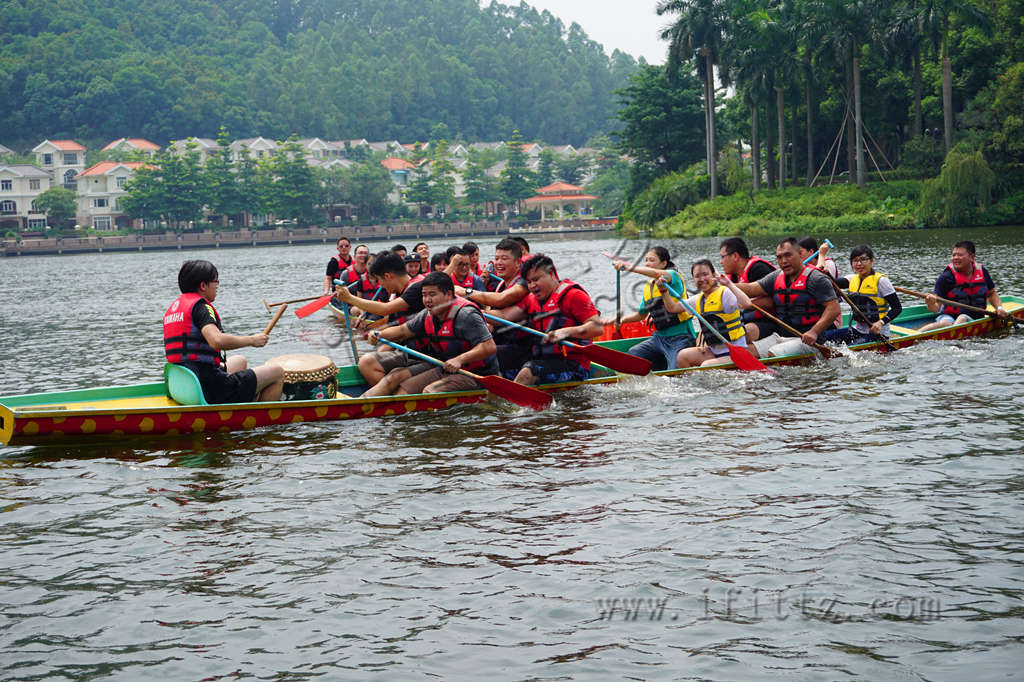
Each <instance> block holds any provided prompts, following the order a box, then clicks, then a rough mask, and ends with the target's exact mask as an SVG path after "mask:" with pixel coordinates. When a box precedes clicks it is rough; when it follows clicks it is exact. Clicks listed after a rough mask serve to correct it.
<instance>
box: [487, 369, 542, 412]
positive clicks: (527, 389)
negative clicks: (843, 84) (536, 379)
mask: <svg viewBox="0 0 1024 682" xmlns="http://www.w3.org/2000/svg"><path fill="white" fill-rule="evenodd" d="M476 380H477V381H479V382H480V383H481V384H483V387H484V388H486V389H487V390H488V391H490V392H491V393H493V394H494V395H496V396H498V397H499V398H504V399H505V400H507V401H509V402H510V403H515V404H516V405H522V406H523V407H529V408H531V409H534V410H543V409H544V408H546V407H547V406H548V405H550V404H551V396H550V395H548V394H547V393H545V392H544V391H538V390H537V389H536V388H533V387H532V386H524V385H523V384H517V383H516V382H514V381H509V380H508V379H505V378H504V377H499V376H497V375H493V374H492V375H488V376H478V377H476Z"/></svg>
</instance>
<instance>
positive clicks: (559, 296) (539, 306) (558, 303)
mask: <svg viewBox="0 0 1024 682" xmlns="http://www.w3.org/2000/svg"><path fill="white" fill-rule="evenodd" d="M570 289H579V290H580V291H583V293H586V291H584V289H583V287H581V286H580V285H579V284H576V283H575V282H573V281H571V280H568V279H563V280H562V281H561V282H559V283H558V286H557V287H555V290H554V291H553V292H551V295H550V296H548V299H547V300H546V301H544V303H541V302H540V301H538V300H537V298H536V297H532V298H533V300H532V301H531V304H532V305H531V306H530V307H531V308H532V310H527V312H528V313H530V318H529V320H530V326H531V327H533V328H534V329H537V330H539V331H542V332H550V331H554V330H556V329H561V328H562V327H576V326H579V325H581V324H583V323H584V322H585V320H577V319H576V318H575V317H573V316H572V314H571V313H569V312H567V311H566V310H563V309H562V300H563V299H564V298H565V294H566V292H568V291H569V290H570ZM566 341H571V342H572V343H575V344H577V345H580V346H585V345H587V344H589V343H590V341H589V340H586V339H574V338H569V339H566ZM533 348H534V355H539V356H541V357H543V356H553V355H560V356H563V357H565V358H567V359H569V360H572V361H573V362H575V363H577V364H579V365H580V367H582V368H583V369H590V360H589V359H588V358H587V356H586V355H584V354H583V353H582V352H581V351H578V350H576V349H575V348H570V347H568V346H566V345H565V344H563V343H540V344H537V345H536V346H534V347H533Z"/></svg>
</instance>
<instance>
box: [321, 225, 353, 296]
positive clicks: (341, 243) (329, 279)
mask: <svg viewBox="0 0 1024 682" xmlns="http://www.w3.org/2000/svg"><path fill="white" fill-rule="evenodd" d="M351 248H352V242H350V241H349V240H348V237H342V238H341V239H339V240H338V255H336V256H334V257H333V258H331V260H329V261H327V274H326V275H324V293H325V294H329V293H331V291H332V290H333V289H334V280H335V279H337V278H338V273H340V272H342V271H344V270H345V268H347V267H349V266H350V265H352V257H351V256H350V255H349V250H350V249H351Z"/></svg>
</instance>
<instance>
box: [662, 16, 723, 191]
mask: <svg viewBox="0 0 1024 682" xmlns="http://www.w3.org/2000/svg"><path fill="white" fill-rule="evenodd" d="M657 12H658V15H659V16H661V15H663V14H678V15H679V17H678V18H677V19H676V20H675V22H674V23H673V24H671V25H669V26H667V27H666V28H665V29H664V30H663V31H662V33H661V37H662V38H663V39H665V40H668V41H669V48H668V61H667V67H668V75H669V78H672V79H674V78H675V77H676V75H677V74H678V73H679V67H680V65H681V64H683V63H685V62H688V61H690V60H691V59H695V60H696V66H697V73H698V74H699V75H700V76H701V80H702V81H703V83H704V119H705V122H706V125H705V130H706V134H707V159H708V175H710V176H711V198H712V199H713V198H714V197H716V196H718V164H717V153H718V152H717V150H716V145H715V64H716V63H718V61H719V57H720V56H721V53H722V44H723V26H724V25H725V21H726V18H727V17H726V12H725V6H724V4H723V2H722V0H661V2H659V3H658V7H657Z"/></svg>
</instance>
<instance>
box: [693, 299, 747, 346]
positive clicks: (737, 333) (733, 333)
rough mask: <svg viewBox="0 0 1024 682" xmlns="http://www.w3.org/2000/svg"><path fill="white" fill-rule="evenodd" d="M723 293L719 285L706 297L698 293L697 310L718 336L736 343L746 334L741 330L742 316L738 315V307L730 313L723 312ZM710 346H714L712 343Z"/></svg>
mask: <svg viewBox="0 0 1024 682" xmlns="http://www.w3.org/2000/svg"><path fill="white" fill-rule="evenodd" d="M724 292H725V287H723V286H721V285H719V286H717V287H715V289H714V291H712V292H711V293H710V294H708V295H705V294H704V292H703V291H702V292H700V294H698V296H699V298H698V299H697V309H698V310H699V311H700V314H701V315H703V316H704V317H705V318H707V321H708V323H709V324H710V325H711V326H712V327H714V328H715V329H716V330H717V331H718V333H719V334H721V335H722V336H724V337H725V338H727V339H729V340H730V341H738V340H739V339H742V338H743V335H744V334H745V333H746V332H745V331H744V330H743V316H742V314H741V313H740V309H739V307H737V308H736V310H734V311H732V312H731V313H727V312H725V311H724V309H723V306H722V294H723V293H724ZM711 345H714V343H712V344H711Z"/></svg>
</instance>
